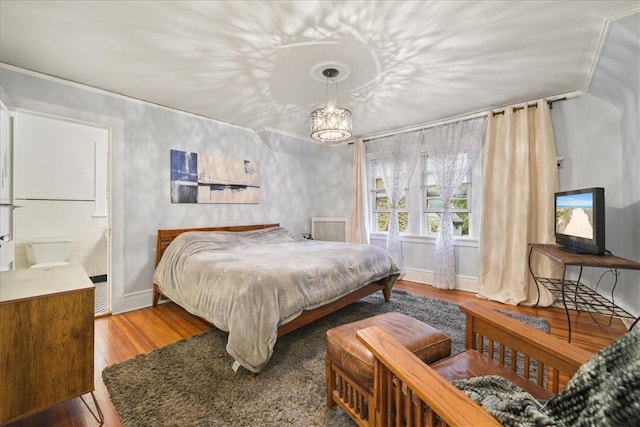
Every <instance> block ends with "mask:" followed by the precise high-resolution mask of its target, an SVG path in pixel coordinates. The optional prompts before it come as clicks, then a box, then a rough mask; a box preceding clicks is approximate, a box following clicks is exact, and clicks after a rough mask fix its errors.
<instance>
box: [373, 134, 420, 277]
mask: <svg viewBox="0 0 640 427" xmlns="http://www.w3.org/2000/svg"><path fill="white" fill-rule="evenodd" d="M421 142H422V131H416V132H407V133H402V134H397V135H392V136H388V137H383V138H378V139H374V140H370V141H369V142H368V144H370V145H371V152H373V153H375V158H376V163H377V165H378V166H377V167H378V173H379V174H380V176H382V181H383V183H384V191H385V192H386V194H387V197H388V198H389V204H390V206H391V216H390V218H389V231H388V233H387V253H388V254H389V256H390V257H391V259H393V261H394V262H395V263H396V265H397V266H398V268H399V269H400V271H401V273H403V274H404V259H403V256H402V242H401V241H400V229H399V222H398V202H400V200H402V198H403V197H405V195H406V190H407V188H409V181H410V180H411V175H412V174H413V171H414V169H415V167H416V164H417V163H418V157H419V156H420V144H421Z"/></svg>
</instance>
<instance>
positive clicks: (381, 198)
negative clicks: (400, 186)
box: [376, 193, 407, 210]
mask: <svg viewBox="0 0 640 427" xmlns="http://www.w3.org/2000/svg"><path fill="white" fill-rule="evenodd" d="M398 209H399V210H406V209H407V201H406V199H405V198H404V197H403V198H402V199H400V201H399V202H398ZM376 210H391V203H390V200H389V198H388V197H387V195H386V194H384V193H377V194H376Z"/></svg>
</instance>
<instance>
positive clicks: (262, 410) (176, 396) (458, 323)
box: [102, 290, 549, 427]
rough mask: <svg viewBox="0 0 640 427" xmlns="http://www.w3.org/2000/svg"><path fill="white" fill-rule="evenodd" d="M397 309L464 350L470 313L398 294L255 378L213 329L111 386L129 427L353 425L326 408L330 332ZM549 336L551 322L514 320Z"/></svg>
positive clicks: (283, 348) (289, 338)
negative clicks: (234, 367) (235, 361)
mask: <svg viewBox="0 0 640 427" xmlns="http://www.w3.org/2000/svg"><path fill="white" fill-rule="evenodd" d="M389 311H398V312H401V313H404V314H406V315H409V316H411V317H414V318H416V319H419V320H422V321H424V322H426V323H429V324H431V325H432V326H434V327H436V328H438V329H440V330H441V331H442V332H444V333H446V334H448V335H449V336H450V337H451V341H452V353H457V352H460V351H462V350H464V327H465V322H464V320H465V316H464V313H463V312H461V311H460V310H459V309H458V306H457V305H456V304H454V303H451V302H448V301H442V300H437V299H429V298H424V297H419V296H415V295H412V294H409V293H406V292H403V291H397V290H396V291H393V292H392V297H391V302H389V303H385V302H384V299H383V297H382V294H381V293H377V294H374V295H370V296H368V297H366V298H364V299H362V300H361V301H359V302H357V303H355V304H352V305H350V306H348V307H346V308H343V309H342V310H339V311H337V312H335V313H333V314H330V315H328V316H327V317H325V318H323V319H320V320H318V321H316V322H314V323H313V324H311V325H307V326H305V327H303V328H301V329H299V330H297V331H295V332H293V333H290V334H288V335H285V336H283V337H281V338H279V339H278V342H277V343H276V347H275V349H274V354H273V357H272V358H271V360H270V361H269V363H268V364H267V365H266V366H265V368H264V369H263V370H262V372H261V373H260V375H258V376H257V377H256V378H251V377H250V376H249V374H248V371H245V370H243V369H242V368H240V369H239V370H238V372H237V373H236V372H234V371H233V370H232V369H231V365H232V363H233V360H232V358H231V356H229V355H228V354H227V352H226V351H225V345H226V336H225V334H224V333H223V332H221V331H218V330H213V331H209V332H205V333H203V334H201V335H198V336H195V337H193V338H189V339H186V340H183V341H180V342H177V343H175V344H171V345H169V346H166V347H163V348H160V349H157V350H154V351H152V352H150V353H147V354H143V355H139V356H136V357H135V358H133V359H130V360H128V361H125V362H122V363H117V364H114V365H111V366H108V367H107V368H105V369H104V371H103V372H102V377H103V379H104V383H105V385H106V387H107V389H108V391H109V394H110V397H111V400H112V401H113V404H114V405H115V407H116V410H117V411H118V415H119V416H120V420H121V422H122V425H123V426H125V427H128V426H136V427H138V426H253V427H256V426H283V425H288V426H353V425H354V423H353V422H352V421H351V419H350V418H349V417H348V416H346V415H345V414H344V412H343V411H342V410H341V409H340V408H338V407H334V408H332V409H328V408H327V406H326V393H325V353H326V331H327V330H328V329H330V328H333V327H335V326H338V325H341V324H345V323H349V322H353V321H355V320H359V319H363V318H366V317H370V316H374V315H376V314H381V313H385V312H389ZM510 316H511V317H514V318H516V319H518V320H520V321H522V322H524V323H527V324H529V325H532V326H534V327H536V328H538V329H541V330H544V331H546V332H548V328H549V324H548V322H547V321H546V320H544V319H538V318H532V317H527V316H521V315H510Z"/></svg>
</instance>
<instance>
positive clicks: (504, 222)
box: [478, 99, 558, 306]
mask: <svg viewBox="0 0 640 427" xmlns="http://www.w3.org/2000/svg"><path fill="white" fill-rule="evenodd" d="M514 110H515V111H514ZM484 149H485V152H484V156H483V157H484V161H485V164H484V168H483V170H484V188H483V199H482V207H483V213H482V223H481V229H480V274H479V276H480V277H479V286H478V288H479V292H478V295H479V296H480V297H483V298H488V299H492V300H496V301H501V302H503V303H507V304H514V305H515V304H523V305H530V304H533V303H535V302H536V300H537V296H538V294H537V286H536V285H535V282H534V281H533V279H532V278H531V274H530V272H529V267H528V257H529V250H528V243H552V242H553V241H554V213H553V209H554V205H553V203H554V202H553V195H554V192H556V191H558V171H557V163H556V149H555V141H554V139H553V128H552V123H551V114H550V111H549V105H548V104H547V101H546V100H544V99H540V100H538V101H537V108H534V107H528V106H525V107H524V108H522V109H514V108H513V107H509V108H506V109H505V110H504V114H501V115H495V116H494V115H492V114H490V115H489V121H488V126H487V137H486V142H485V147H484ZM533 261H534V266H535V268H536V273H537V274H541V275H544V276H547V277H557V276H556V275H557V271H552V270H553V268H554V266H553V264H552V263H551V262H548V260H545V259H539V260H538V259H536V260H533ZM540 291H541V295H540V301H539V304H540V305H543V306H547V305H551V304H552V303H553V296H552V295H551V293H550V292H549V291H547V290H546V289H545V288H544V287H542V289H541V290H540Z"/></svg>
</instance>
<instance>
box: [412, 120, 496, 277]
mask: <svg viewBox="0 0 640 427" xmlns="http://www.w3.org/2000/svg"><path fill="white" fill-rule="evenodd" d="M485 128H486V117H484V116H483V117H479V118H475V119H468V120H460V121H456V122H451V123H447V124H444V125H440V126H436V127H434V128H431V129H429V130H428V131H426V134H425V139H426V141H427V152H428V153H429V154H428V155H429V158H430V160H429V161H430V164H431V165H432V166H433V169H434V170H433V177H434V183H435V186H436V187H437V188H438V190H439V191H440V197H441V199H442V202H443V204H444V208H443V212H442V218H441V219H440V228H439V230H438V238H437V239H436V245H435V248H434V250H433V261H434V278H433V285H434V286H435V287H436V288H440V289H455V287H456V257H455V251H454V247H453V222H452V221H451V212H450V206H449V203H450V201H451V198H452V197H453V194H454V192H455V191H456V189H457V188H458V187H459V186H460V185H461V184H462V183H463V182H464V179H465V177H466V176H467V174H468V173H470V168H471V166H472V165H474V164H475V162H476V159H477V157H478V154H479V152H480V148H481V147H482V140H483V136H484V135H485Z"/></svg>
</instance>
